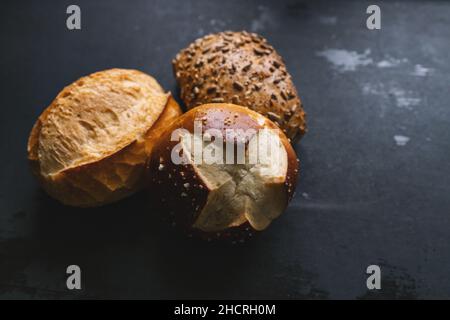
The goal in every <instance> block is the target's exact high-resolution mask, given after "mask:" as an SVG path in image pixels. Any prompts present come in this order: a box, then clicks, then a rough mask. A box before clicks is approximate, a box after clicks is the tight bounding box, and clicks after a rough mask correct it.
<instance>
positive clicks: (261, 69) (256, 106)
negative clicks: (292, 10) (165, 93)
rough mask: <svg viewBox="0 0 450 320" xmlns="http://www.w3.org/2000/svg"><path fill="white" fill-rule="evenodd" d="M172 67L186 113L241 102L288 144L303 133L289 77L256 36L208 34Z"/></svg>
mask: <svg viewBox="0 0 450 320" xmlns="http://www.w3.org/2000/svg"><path fill="white" fill-rule="evenodd" d="M172 64H173V68H174V72H175V76H176V79H177V82H178V84H179V86H180V90H181V98H182V100H183V101H184V103H185V104H186V106H187V107H188V108H189V109H190V108H193V107H195V106H198V105H201V104H205V103H211V102H212V103H223V102H226V103H234V104H239V105H242V106H245V107H248V108H250V109H252V110H255V111H257V112H259V113H261V114H262V115H264V116H266V117H268V118H269V119H270V120H272V121H273V122H275V123H276V124H277V125H278V126H279V127H280V128H281V129H282V130H283V131H284V132H285V134H286V135H287V136H288V137H289V138H290V139H292V140H294V139H296V138H299V137H301V136H302V135H303V134H304V133H305V131H306V119H305V112H304V111H303V108H302V103H301V101H300V98H299V97H298V94H297V90H296V89H295V86H294V84H293V82H292V78H291V76H290V75H289V73H288V72H287V70H286V66H285V64H284V62H283V59H282V58H281V57H280V55H278V53H277V52H276V51H275V49H274V48H273V47H272V46H271V45H270V44H269V43H268V42H267V40H266V39H264V38H263V37H261V36H260V35H257V34H254V33H248V32H245V31H243V32H221V33H217V34H211V35H207V36H205V37H203V38H200V39H197V40H196V41H195V42H194V43H192V44H191V45H189V46H188V47H187V48H186V49H183V50H182V51H181V52H180V53H179V54H178V55H177V56H176V58H175V59H174V60H173V61H172Z"/></svg>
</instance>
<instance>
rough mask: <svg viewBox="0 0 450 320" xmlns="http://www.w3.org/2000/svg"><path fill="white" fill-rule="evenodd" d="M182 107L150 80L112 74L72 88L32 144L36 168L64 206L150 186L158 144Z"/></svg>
mask: <svg viewBox="0 0 450 320" xmlns="http://www.w3.org/2000/svg"><path fill="white" fill-rule="evenodd" d="M180 114H181V110H180V108H179V106H178V104H177V103H176V102H175V100H174V99H173V98H172V97H171V95H170V93H166V92H164V90H163V89H162V88H161V86H160V85H159V84H158V82H157V81H156V80H155V79H153V78H152V77H151V76H149V75H147V74H145V73H143V72H140V71H137V70H126V69H110V70H105V71H100V72H96V73H93V74H91V75H88V76H86V77H82V78H80V79H79V80H77V81H75V82H74V83H72V84H70V85H69V86H67V87H65V88H64V89H63V90H62V91H61V92H60V93H59V94H58V95H57V97H56V98H55V99H54V100H53V102H52V103H51V104H50V106H49V107H48V108H47V109H45V110H44V112H43V113H42V114H41V115H40V117H39V118H38V120H37V121H36V123H35V125H34V127H33V129H32V131H31V133H30V137H29V140H28V158H29V160H30V163H31V167H32V171H33V172H34V174H35V175H36V176H37V177H38V179H39V181H40V182H41V183H42V185H43V187H44V189H45V190H46V191H47V192H48V193H49V194H50V195H51V196H53V197H54V198H56V199H58V200H59V201H61V202H62V203H64V204H67V205H72V206H81V207H91V206H99V205H103V204H106V203H110V202H113V201H116V200H119V199H121V198H124V197H126V196H128V195H130V194H132V193H133V192H135V191H136V190H138V189H139V188H141V187H142V185H143V178H142V173H143V170H144V167H145V162H146V160H147V158H148V156H149V154H150V152H151V149H152V146H153V141H154V139H155V137H157V136H158V135H159V133H160V131H161V130H162V128H163V126H164V125H167V123H168V122H170V121H171V120H172V119H174V118H176V117H177V116H179V115H180Z"/></svg>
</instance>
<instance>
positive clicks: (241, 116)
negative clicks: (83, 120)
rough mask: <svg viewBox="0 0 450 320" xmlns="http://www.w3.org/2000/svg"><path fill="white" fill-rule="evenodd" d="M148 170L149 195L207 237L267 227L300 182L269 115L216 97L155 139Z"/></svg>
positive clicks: (227, 236)
mask: <svg viewBox="0 0 450 320" xmlns="http://www.w3.org/2000/svg"><path fill="white" fill-rule="evenodd" d="M199 124H201V128H200V127H199ZM196 128H197V129H196ZM263 129H265V130H263ZM219 133H221V134H222V137H223V138H221V139H218V138H217V136H216V135H215V134H219ZM260 133H264V134H266V136H265V137H266V138H270V139H272V140H270V141H272V142H273V143H274V144H273V145H272V146H274V148H273V149H269V148H267V149H264V148H263V146H264V141H268V140H263V139H262V138H261V135H260ZM211 134H212V136H211ZM233 134H234V136H233ZM199 139H200V140H199ZM211 141H213V142H211ZM199 146H201V148H199ZM230 146H231V148H230ZM239 146H240V147H242V149H241V150H244V151H243V152H242V153H238V147H239ZM251 146H253V149H252V147H251ZM255 146H256V147H257V148H255ZM217 148H219V149H217ZM220 148H223V149H221V150H222V152H220ZM199 150H202V152H201V155H200V158H196V156H198V155H199V154H198V152H199ZM230 150H234V151H233V152H231V153H228V152H229V151H230ZM256 150H259V152H260V153H256ZM263 150H269V151H268V152H263ZM212 151H214V152H212ZM216 152H218V153H216ZM239 154H240V155H242V157H241V158H239ZM177 155H178V156H177ZM180 155H181V156H180ZM228 156H229V158H228V160H231V162H230V161H227V157H228ZM252 156H253V158H251V157H252ZM255 156H256V157H257V158H255ZM180 159H181V160H180ZM239 159H240V160H239ZM251 159H253V160H251ZM255 159H256V161H255ZM199 160H200V161H199ZM221 160H222V163H221V162H220V161H221ZM180 161H181V162H180ZM147 168H148V187H149V194H150V195H153V196H156V198H157V199H159V200H160V201H161V204H162V207H163V208H165V209H166V210H165V211H164V213H165V214H169V215H170V216H171V217H172V218H173V220H174V222H175V223H176V224H177V225H179V226H182V228H183V229H185V230H188V232H191V233H193V234H196V235H200V236H201V237H203V238H211V239H213V238H219V239H224V238H225V239H229V240H232V241H233V240H242V239H245V238H247V237H248V236H249V235H251V234H252V233H254V232H255V231H262V230H264V229H266V228H267V227H268V226H269V224H270V223H271V221H272V220H273V219H275V218H277V217H278V216H279V215H280V214H281V213H282V212H283V211H284V209H285V208H286V206H287V205H288V202H289V201H290V199H291V198H292V196H293V193H294V190H295V187H296V180H297V173H298V160H297V157H296V154H295V151H294V150H293V148H292V146H291V144H290V143H289V140H288V139H287V137H286V136H285V135H284V133H283V132H282V131H281V130H280V129H279V128H278V127H277V126H276V125H275V124H274V123H273V122H272V121H270V120H269V119H267V118H266V117H264V116H262V115H261V114H259V113H257V112H254V111H252V110H250V109H248V108H244V107H241V106H237V105H233V104H220V103H218V104H206V105H202V106H199V107H197V108H194V109H192V110H190V111H188V112H187V113H185V114H183V115H182V116H181V117H179V118H178V119H176V120H175V121H173V122H172V124H171V125H170V126H169V127H168V128H167V129H166V130H165V131H164V133H163V134H162V136H161V138H160V139H159V140H158V141H157V142H156V144H155V145H154V149H153V152H152V154H151V156H150V158H149V163H148V167H147ZM155 190H157V192H156V191H155Z"/></svg>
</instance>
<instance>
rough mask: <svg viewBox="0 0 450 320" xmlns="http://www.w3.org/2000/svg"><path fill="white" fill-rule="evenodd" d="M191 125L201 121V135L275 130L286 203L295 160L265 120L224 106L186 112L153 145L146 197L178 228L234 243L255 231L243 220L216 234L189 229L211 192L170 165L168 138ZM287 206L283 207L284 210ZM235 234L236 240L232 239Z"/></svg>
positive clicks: (188, 170) (185, 168)
mask: <svg viewBox="0 0 450 320" xmlns="http://www.w3.org/2000/svg"><path fill="white" fill-rule="evenodd" d="M195 121H201V123H202V132H203V133H204V132H205V131H206V130H208V129H218V130H220V131H222V132H223V133H224V132H225V130H227V129H242V130H244V131H246V130H248V129H254V130H259V129H263V128H266V129H274V130H276V131H277V132H278V134H279V138H280V140H281V142H282V144H283V146H284V147H285V150H286V153H287V160H288V164H287V170H286V177H285V178H286V180H285V182H284V186H285V190H284V193H285V194H286V199H287V202H288V201H289V200H290V199H291V198H292V196H293V193H294V191H295V186H296V180H297V175H298V160H297V156H296V154H295V151H294V149H293V148H292V146H291V144H290V143H289V140H288V139H287V137H286V136H285V135H284V133H283V132H282V131H281V130H279V128H278V127H277V126H276V125H275V124H274V123H273V122H272V121H270V120H269V119H267V118H265V117H263V116H261V115H260V114H259V113H257V112H254V111H252V110H249V109H247V108H244V107H241V106H237V105H233V104H224V103H213V104H205V105H201V106H199V107H196V108H194V109H192V110H190V111H188V112H187V113H185V114H183V115H182V116H180V117H178V118H177V119H176V120H174V121H173V122H172V124H171V125H170V126H169V127H167V128H166V130H165V131H164V132H163V134H162V135H161V137H160V139H159V140H158V141H157V142H156V144H155V145H154V149H153V152H152V154H151V156H150V158H149V162H148V165H147V178H148V188H149V193H150V195H153V196H154V195H155V194H157V196H156V198H157V200H159V201H161V202H162V203H161V205H162V206H163V208H164V209H166V210H165V211H164V212H167V213H168V214H169V215H170V216H171V217H172V219H173V220H174V221H175V222H176V223H177V224H178V225H181V226H182V227H183V228H185V229H187V230H188V231H189V232H193V233H195V234H197V235H200V236H201V237H206V238H209V237H211V238H223V237H228V238H234V239H235V240H236V238H237V239H238V238H240V237H242V236H244V235H245V234H248V233H254V231H255V229H254V228H252V226H251V224H249V222H248V221H247V220H246V219H244V220H243V221H242V222H241V224H240V225H235V224H233V226H232V227H230V228H228V229H227V230H222V231H221V232H218V233H216V232H214V233H209V232H206V233H205V232H202V231H200V230H194V229H193V228H192V225H193V224H194V222H195V220H197V218H198V216H199V214H200V213H201V212H202V210H203V208H204V207H205V206H206V204H207V201H208V195H209V193H210V191H211V189H210V187H209V186H208V185H207V184H206V183H205V181H204V180H202V178H201V177H200V176H199V172H198V171H196V169H195V168H194V167H193V166H191V165H189V164H186V165H180V164H174V163H173V161H172V158H171V155H172V150H174V148H175V146H176V145H177V144H179V141H178V140H175V141H172V140H171V135H172V133H173V132H174V131H175V130H176V129H180V128H182V129H186V130H187V131H189V132H191V133H193V132H194V122H195ZM155 190H158V192H157V193H156V192H155ZM280 198H281V197H280ZM287 204H288V203H285V206H287ZM236 232H237V233H239V236H236Z"/></svg>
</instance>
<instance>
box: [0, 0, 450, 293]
mask: <svg viewBox="0 0 450 320" xmlns="http://www.w3.org/2000/svg"><path fill="white" fill-rule="evenodd" d="M69 4H78V5H79V6H80V7H81V12H82V30H78V31H69V30H68V29H67V28H66V18H67V14H66V8H67V6H68V5H69ZM369 4H372V2H366V1H295V0H286V1H281V0H278V1H209V0H208V1H207V0H198V1H175V0H171V1H117V0H114V1H80V0H78V1H70V2H69V1H29V2H25V1H6V2H2V4H1V10H0V12H1V21H0V24H1V28H0V34H1V43H2V48H1V52H0V63H1V68H0V70H1V83H0V88H1V91H2V93H1V95H0V99H1V100H0V101H1V104H0V106H1V109H0V112H1V122H0V124H1V126H0V130H1V131H0V141H1V150H2V151H1V165H0V298H79V297H83V298H312V299H314V298H319V299H320V298H449V297H450V265H449V264H450V186H449V178H450V148H449V138H450V106H449V100H450V94H449V91H450V90H449V89H450V76H449V74H450V72H449V71H450V64H449V52H450V40H449V39H450V28H449V25H450V3H449V2H444V1H411V2H407V1H389V2H387V1H386V2H377V4H379V5H380V7H381V11H382V28H381V30H375V31H370V30H368V29H367V28H366V26H365V22H366V18H367V14H366V8H367V6H368V5H369ZM243 29H245V30H249V31H256V32H258V33H261V34H262V35H263V36H265V37H266V38H267V39H268V40H269V41H270V42H271V43H272V44H273V45H274V47H275V48H276V49H277V50H278V51H279V53H280V54H281V55H282V56H283V57H284V59H285V61H286V64H287V66H288V70H289V71H290V73H291V74H292V76H293V78H294V81H295V83H296V85H297V88H298V90H299V93H300V96H301V98H302V100H303V102H304V106H305V109H306V111H307V113H308V125H309V132H308V134H307V135H306V136H305V138H304V139H303V140H302V141H301V142H300V143H298V144H297V145H296V150H297V153H298V155H299V158H300V161H301V168H302V170H301V174H300V181H299V184H298V187H297V195H296V197H295V199H294V200H293V202H292V203H291V204H290V206H289V208H288V210H287V211H286V212H285V214H284V215H283V216H282V217H281V218H280V219H278V220H277V221H275V222H274V223H273V224H272V226H271V227H270V228H269V229H268V230H267V231H266V232H264V233H263V234H261V235H260V236H259V237H257V238H256V239H254V240H253V241H251V242H249V243H246V244H241V245H235V246H231V245H223V244H210V243H203V242H199V241H195V240H190V239H186V238H183V237H181V236H179V235H178V234H177V233H175V232H173V231H171V230H170V229H169V228H168V227H167V226H166V225H165V224H164V223H162V222H161V221H160V219H159V214H158V212H155V210H153V208H152V206H151V204H148V202H147V201H146V195H145V193H139V194H137V195H135V196H133V197H131V198H129V199H127V200H125V201H122V202H120V203H117V204H114V205H110V206H107V207H104V208H100V209H95V210H92V209H91V210H81V209H73V208H68V207H64V206H61V205H59V204H58V203H56V201H54V200H52V199H50V198H48V197H47V196H46V195H45V194H44V193H43V191H42V190H41V189H40V188H39V186H38V185H37V183H36V182H35V180H34V179H33V177H32V176H31V173H30V171H29V169H28V165H27V160H26V141H27V137H28V134H29V131H30V129H31V127H32V125H33V123H34V121H35V120H36V118H37V116H38V115H39V114H40V113H41V112H42V110H44V108H45V107H46V106H47V105H48V104H49V103H50V102H51V100H52V99H53V98H54V97H55V96H56V94H57V93H58V92H59V91H60V90H61V89H62V88H63V86H65V85H67V84H69V83H71V82H72V81H74V80H76V79H77V78H79V77H81V76H83V75H86V74H89V73H91V72H94V71H98V70H102V69H107V68H112V67H121V68H136V69H139V70H142V71H145V72H148V73H149V74H151V75H153V76H154V77H155V78H156V79H158V80H159V81H160V83H161V84H162V85H163V86H164V87H165V88H166V89H167V90H171V91H173V92H177V88H176V84H175V80H174V77H173V75H172V69H171V63H170V62H171V59H172V58H173V57H174V56H175V54H176V53H177V52H178V51H179V50H180V49H182V48H184V47H185V46H187V45H188V44H189V43H190V42H191V41H193V40H194V39H195V38H197V37H199V36H202V35H205V34H207V33H210V32H217V31H223V30H243ZM330 49H339V50H346V51H345V52H346V53H347V54H348V52H349V51H355V52H357V53H359V54H363V53H364V52H365V53H366V56H365V57H366V59H372V61H371V62H370V61H369V62H367V65H359V66H355V70H343V69H342V67H339V66H336V65H333V63H331V62H330V61H328V60H327V59H326V57H324V56H323V53H324V52H331V51H324V50H330ZM368 49H370V52H369V51H366V50H368ZM334 52H335V53H336V51H334ZM340 52H341V51H340ZM341 53H342V52H341ZM381 61H391V62H392V61H394V63H393V64H394V65H393V66H390V67H384V68H383V67H382V65H383V64H379V62H381ZM417 65H421V66H422V67H425V68H427V70H429V71H428V72H423V73H422V75H418V74H417V72H415V70H416V69H417V68H419V69H420V67H417ZM350 68H351V67H350ZM416 71H417V70H416ZM419 71H420V70H419ZM396 135H401V136H407V137H409V138H410V140H409V142H408V143H407V144H406V145H404V146H399V145H397V143H396V141H395V139H394V136H396ZM70 264H77V265H80V267H81V269H82V286H83V289H82V290H81V291H77V292H72V291H69V290H67V289H66V287H65V279H66V274H65V269H66V267H67V266H68V265H70ZM370 264H378V265H380V266H381V270H382V289H381V290H379V291H377V292H373V291H368V290H367V288H366V277H367V275H366V273H365V271H366V268H367V266H368V265H370Z"/></svg>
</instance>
